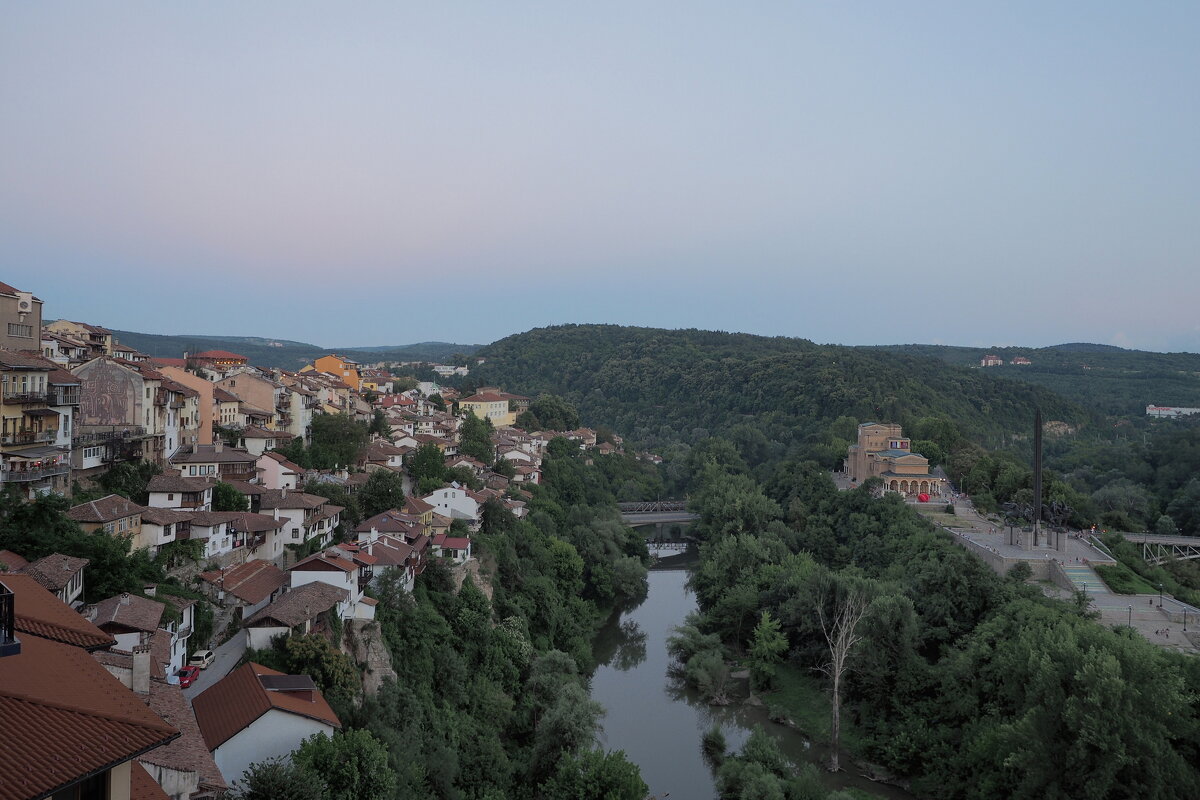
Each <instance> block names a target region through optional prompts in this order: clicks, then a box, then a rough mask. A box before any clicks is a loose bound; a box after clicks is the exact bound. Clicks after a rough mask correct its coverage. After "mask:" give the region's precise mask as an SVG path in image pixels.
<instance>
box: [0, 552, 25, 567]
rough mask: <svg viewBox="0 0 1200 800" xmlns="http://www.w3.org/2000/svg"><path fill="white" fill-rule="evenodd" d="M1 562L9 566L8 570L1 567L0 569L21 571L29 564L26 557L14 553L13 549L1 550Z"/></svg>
mask: <svg viewBox="0 0 1200 800" xmlns="http://www.w3.org/2000/svg"><path fill="white" fill-rule="evenodd" d="M0 564H3V565H4V566H5V567H7V568H8V569H7V570H4V569H0V571H7V572H19V571H20V570H21V569H23V568H24V567H25V566H26V565H28V564H29V562H28V561H26V560H25V559H24V557H22V556H19V555H17V554H16V553H14V552H13V551H12V550H0Z"/></svg>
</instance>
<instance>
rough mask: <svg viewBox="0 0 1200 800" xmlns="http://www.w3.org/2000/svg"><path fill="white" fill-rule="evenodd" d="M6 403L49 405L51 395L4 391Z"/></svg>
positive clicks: (43, 392)
mask: <svg viewBox="0 0 1200 800" xmlns="http://www.w3.org/2000/svg"><path fill="white" fill-rule="evenodd" d="M4 402H6V403H48V402H50V393H49V392H46V391H41V392H14V391H12V390H11V389H5V390H4Z"/></svg>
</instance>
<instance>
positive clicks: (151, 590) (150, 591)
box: [142, 583, 158, 597]
mask: <svg viewBox="0 0 1200 800" xmlns="http://www.w3.org/2000/svg"><path fill="white" fill-rule="evenodd" d="M157 593H158V584H157V583H147V584H146V585H145V586H144V587H142V594H144V595H146V597H154V595H156V594H157Z"/></svg>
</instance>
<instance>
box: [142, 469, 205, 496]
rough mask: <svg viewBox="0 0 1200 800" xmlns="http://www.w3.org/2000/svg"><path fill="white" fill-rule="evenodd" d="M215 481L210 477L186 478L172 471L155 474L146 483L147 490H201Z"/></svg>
mask: <svg viewBox="0 0 1200 800" xmlns="http://www.w3.org/2000/svg"><path fill="white" fill-rule="evenodd" d="M216 485H217V482H216V481H215V480H214V479H212V478H186V477H183V476H182V475H178V474H174V473H163V474H161V475H155V476H154V477H153V478H151V479H150V482H149V483H147V484H146V491H148V492H203V491H204V490H205V489H211V488H212V487H214V486H216Z"/></svg>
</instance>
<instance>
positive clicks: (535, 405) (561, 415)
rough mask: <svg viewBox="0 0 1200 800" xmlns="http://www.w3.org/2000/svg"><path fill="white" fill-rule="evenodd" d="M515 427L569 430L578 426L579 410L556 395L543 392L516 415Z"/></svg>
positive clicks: (529, 429)
mask: <svg viewBox="0 0 1200 800" xmlns="http://www.w3.org/2000/svg"><path fill="white" fill-rule="evenodd" d="M517 427H518V428H523V429H525V430H527V431H536V430H543V431H571V430H575V429H576V428H578V427H579V412H578V411H576V410H575V406H573V405H571V404H570V403H568V402H567V401H566V400H564V399H563V398H561V397H559V396H558V395H554V394H543V395H540V396H539V397H538V398H537V399H536V400H534V401H533V402H532V403H530V404H529V410H527V411H523V412H522V413H521V414H520V416H518V417H517Z"/></svg>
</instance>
